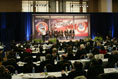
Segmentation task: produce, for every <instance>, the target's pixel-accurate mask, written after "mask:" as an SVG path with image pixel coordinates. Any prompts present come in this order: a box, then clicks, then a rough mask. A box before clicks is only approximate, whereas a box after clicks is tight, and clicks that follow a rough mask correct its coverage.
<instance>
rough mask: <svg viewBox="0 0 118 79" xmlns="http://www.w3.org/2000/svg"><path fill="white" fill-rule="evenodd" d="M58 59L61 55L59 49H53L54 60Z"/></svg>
mask: <svg viewBox="0 0 118 79" xmlns="http://www.w3.org/2000/svg"><path fill="white" fill-rule="evenodd" d="M57 57H58V59H59V54H58V51H57V48H53V49H52V59H53V60H57Z"/></svg>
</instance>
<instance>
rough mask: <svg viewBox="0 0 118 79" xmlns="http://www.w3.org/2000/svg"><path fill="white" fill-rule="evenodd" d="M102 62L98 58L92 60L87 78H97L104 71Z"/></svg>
mask: <svg viewBox="0 0 118 79" xmlns="http://www.w3.org/2000/svg"><path fill="white" fill-rule="evenodd" d="M100 63H101V62H100V61H98V60H96V59H93V60H91V63H90V67H89V68H88V72H87V79H96V78H97V76H98V75H99V74H102V73H104V68H103V66H102V65H101V64H100Z"/></svg>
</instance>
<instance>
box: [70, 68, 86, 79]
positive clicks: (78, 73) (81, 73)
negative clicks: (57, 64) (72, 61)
mask: <svg viewBox="0 0 118 79" xmlns="http://www.w3.org/2000/svg"><path fill="white" fill-rule="evenodd" d="M76 76H86V72H85V71H84V70H75V71H72V72H70V73H69V74H68V79H73V78H75V77H76Z"/></svg>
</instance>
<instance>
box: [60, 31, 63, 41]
mask: <svg viewBox="0 0 118 79" xmlns="http://www.w3.org/2000/svg"><path fill="white" fill-rule="evenodd" d="M60 37H61V38H60V39H62V38H63V31H62V30H61V32H60Z"/></svg>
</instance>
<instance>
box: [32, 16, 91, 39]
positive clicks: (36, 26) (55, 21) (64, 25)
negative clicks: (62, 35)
mask: <svg viewBox="0 0 118 79" xmlns="http://www.w3.org/2000/svg"><path fill="white" fill-rule="evenodd" d="M40 16H41V17H40ZM43 16H44V17H42V15H35V16H34V17H33V38H39V37H40V36H41V35H42V34H45V33H48V31H52V32H53V31H58V32H59V31H63V32H64V31H67V30H68V31H70V30H74V32H75V37H88V36H89V35H90V33H89V32H90V30H89V28H90V27H89V17H88V15H82V16H79V15H78V16H77V15H76V16H74V15H69V16H66V17H64V16H63V17H62V16H57V15H56V16H54V15H43ZM52 16H53V17H55V18H53V17H52ZM70 16H71V18H70ZM47 17H48V18H47Z"/></svg>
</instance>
